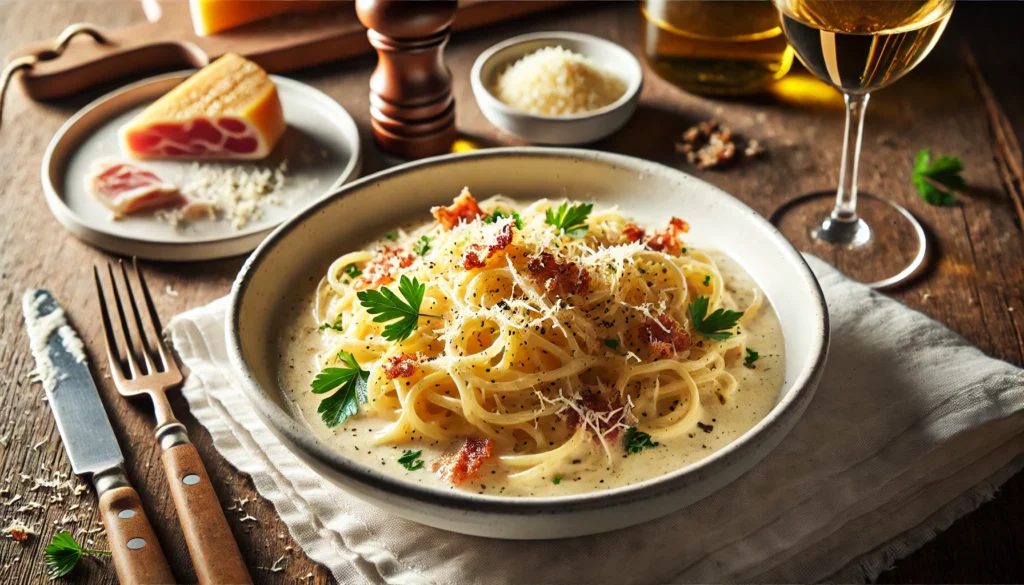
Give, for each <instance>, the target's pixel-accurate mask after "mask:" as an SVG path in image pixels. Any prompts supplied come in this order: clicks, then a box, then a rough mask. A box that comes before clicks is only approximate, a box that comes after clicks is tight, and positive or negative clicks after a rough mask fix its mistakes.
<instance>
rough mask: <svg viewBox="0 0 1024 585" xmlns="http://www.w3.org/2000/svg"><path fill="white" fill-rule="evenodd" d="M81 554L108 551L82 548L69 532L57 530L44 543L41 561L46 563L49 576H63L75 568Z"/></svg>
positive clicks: (106, 552) (99, 553) (97, 553)
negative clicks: (48, 540) (44, 548)
mask: <svg viewBox="0 0 1024 585" xmlns="http://www.w3.org/2000/svg"><path fill="white" fill-rule="evenodd" d="M83 554H90V555H109V554H110V551H106V550H93V549H91V548H82V545H80V544H78V542H77V541H75V539H74V538H73V537H72V536H71V533H70V532H58V533H57V534H54V535H53V540H51V541H50V544H48V545H46V550H45V551H44V554H43V562H44V563H45V564H46V574H47V575H49V576H50V577H53V578H56V577H63V576H64V575H67V574H68V573H70V572H71V569H74V568H75V565H77V564H78V561H80V560H81V559H82V555H83Z"/></svg>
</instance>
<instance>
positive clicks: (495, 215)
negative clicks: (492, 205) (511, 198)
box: [484, 209, 523, 230]
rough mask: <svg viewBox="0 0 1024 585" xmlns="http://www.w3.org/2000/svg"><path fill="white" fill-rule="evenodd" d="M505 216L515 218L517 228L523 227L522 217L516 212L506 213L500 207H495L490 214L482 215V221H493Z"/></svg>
mask: <svg viewBox="0 0 1024 585" xmlns="http://www.w3.org/2000/svg"><path fill="white" fill-rule="evenodd" d="M506 217H511V218H512V219H514V220H516V229H517V230H521V229H523V218H521V217H519V214H518V213H513V214H512V215H508V214H506V213H505V212H504V211H502V210H500V209H495V210H494V213H492V214H490V215H488V216H485V217H484V223H495V222H497V221H498V220H500V219H503V218H506Z"/></svg>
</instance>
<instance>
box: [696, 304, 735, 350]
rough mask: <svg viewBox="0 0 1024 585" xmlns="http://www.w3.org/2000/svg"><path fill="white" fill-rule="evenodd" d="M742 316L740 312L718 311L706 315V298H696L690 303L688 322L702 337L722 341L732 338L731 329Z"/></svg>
mask: <svg viewBox="0 0 1024 585" xmlns="http://www.w3.org/2000/svg"><path fill="white" fill-rule="evenodd" d="M742 316H743V312H742V311H727V310H725V309H718V310H717V311H715V312H714V313H711V314H710V315H708V298H707V297H697V298H696V299H694V300H693V302H692V303H690V320H691V321H693V328H694V329H695V330H696V331H697V333H700V334H701V335H703V336H704V337H707V338H708V339H714V340H715V341H722V340H724V339H729V338H730V337H732V331H730V329H732V328H733V327H735V326H736V323H738V322H739V320H740V317H742Z"/></svg>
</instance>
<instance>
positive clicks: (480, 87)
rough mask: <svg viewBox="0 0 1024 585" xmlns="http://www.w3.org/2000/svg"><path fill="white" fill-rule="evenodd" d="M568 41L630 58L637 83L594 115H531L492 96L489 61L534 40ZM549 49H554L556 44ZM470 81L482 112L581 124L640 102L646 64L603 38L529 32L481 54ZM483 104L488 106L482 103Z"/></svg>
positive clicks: (585, 113) (621, 47) (581, 113)
mask: <svg viewBox="0 0 1024 585" xmlns="http://www.w3.org/2000/svg"><path fill="white" fill-rule="evenodd" d="M566 39H568V40H573V41H577V42H581V43H591V44H595V45H604V46H606V47H609V48H610V49H612V50H613V51H617V52H620V53H621V54H622V55H623V56H624V57H627V59H626V60H627V61H628V62H629V67H630V69H633V70H634V72H635V73H636V76H635V78H634V79H633V81H631V82H630V83H629V85H628V86H627V87H626V91H625V92H623V94H622V95H621V96H619V98H618V99H617V100H615V101H614V102H612V103H610V104H608V105H605V106H602V107H600V108H598V109H596V110H593V111H590V112H580V113H578V114H568V115H565V116H549V115H547V114H534V113H531V112H526V111H523V110H520V109H518V108H514V107H512V106H510V105H508V104H506V103H505V102H503V101H501V100H499V99H498V97H497V96H495V95H494V94H493V93H491V90H490V88H488V87H487V85H486V84H485V83H484V80H483V76H482V73H483V68H484V65H485V64H487V62H488V61H491V60H492V59H494V58H495V57H497V56H498V55H499V54H500V53H503V52H505V51H507V50H509V49H511V48H513V47H515V46H517V45H521V44H524V43H529V42H533V41H546V40H551V41H554V42H556V43H557V41H559V40H566ZM548 46H554V44H552V45H548ZM601 67H602V68H603V69H605V70H607V71H609V72H610V73H611V74H613V75H616V76H618V72H616V71H611V70H609V69H608V68H607V67H604V66H603V65H601ZM469 80H470V85H471V86H472V88H473V95H474V97H475V98H476V100H477V104H478V105H479V106H480V108H481V109H483V108H489V109H492V110H497V111H499V112H501V113H502V114H505V115H508V116H517V117H520V118H528V119H533V120H538V121H543V122H550V123H559V122H561V123H566V122H578V121H581V120H592V119H595V118H599V117H601V116H604V115H606V114H609V113H611V112H613V111H615V110H618V109H619V108H622V107H625V106H627V105H629V103H630V102H631V101H632V100H634V99H636V98H637V96H639V95H640V90H641V89H642V88H643V84H644V68H643V66H642V65H640V60H639V59H637V58H636V55H634V54H633V53H631V52H630V51H629V49H627V48H625V47H623V46H622V45H620V44H618V43H616V42H613V41H610V40H608V39H602V38H601V37H596V36H593V35H588V34H584V33H577V32H568V31H542V32H535V33H527V34H523V35H519V36H515V37H512V38H510V39H506V40H504V41H502V42H500V43H497V44H495V45H492V46H491V47H489V48H488V49H487V50H485V51H484V52H483V53H480V56H479V57H477V58H476V61H474V62H473V68H472V69H471V70H470V74H469ZM481 101H483V102H485V103H480V102H481Z"/></svg>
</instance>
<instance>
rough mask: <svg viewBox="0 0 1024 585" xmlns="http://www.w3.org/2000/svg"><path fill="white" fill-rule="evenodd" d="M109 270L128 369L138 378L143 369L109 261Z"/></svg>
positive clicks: (132, 375)
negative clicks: (137, 357)
mask: <svg viewBox="0 0 1024 585" xmlns="http://www.w3.org/2000/svg"><path fill="white" fill-rule="evenodd" d="M107 272H108V273H109V275H110V288H111V289H112V290H113V293H114V305H115V306H116V307H117V317H118V321H119V322H120V324H121V338H122V339H124V342H125V345H126V347H125V354H127V358H128V369H129V370H130V371H131V377H132V378H137V377H139V376H140V375H141V374H142V370H141V369H140V368H139V362H138V361H136V359H135V351H134V349H135V343H134V342H133V341H132V334H131V331H129V330H128V321H127V320H126V319H125V318H124V307H123V306H121V295H120V294H119V293H118V292H117V281H116V280H114V266H113V265H112V264H111V263H109V262H107Z"/></svg>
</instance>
